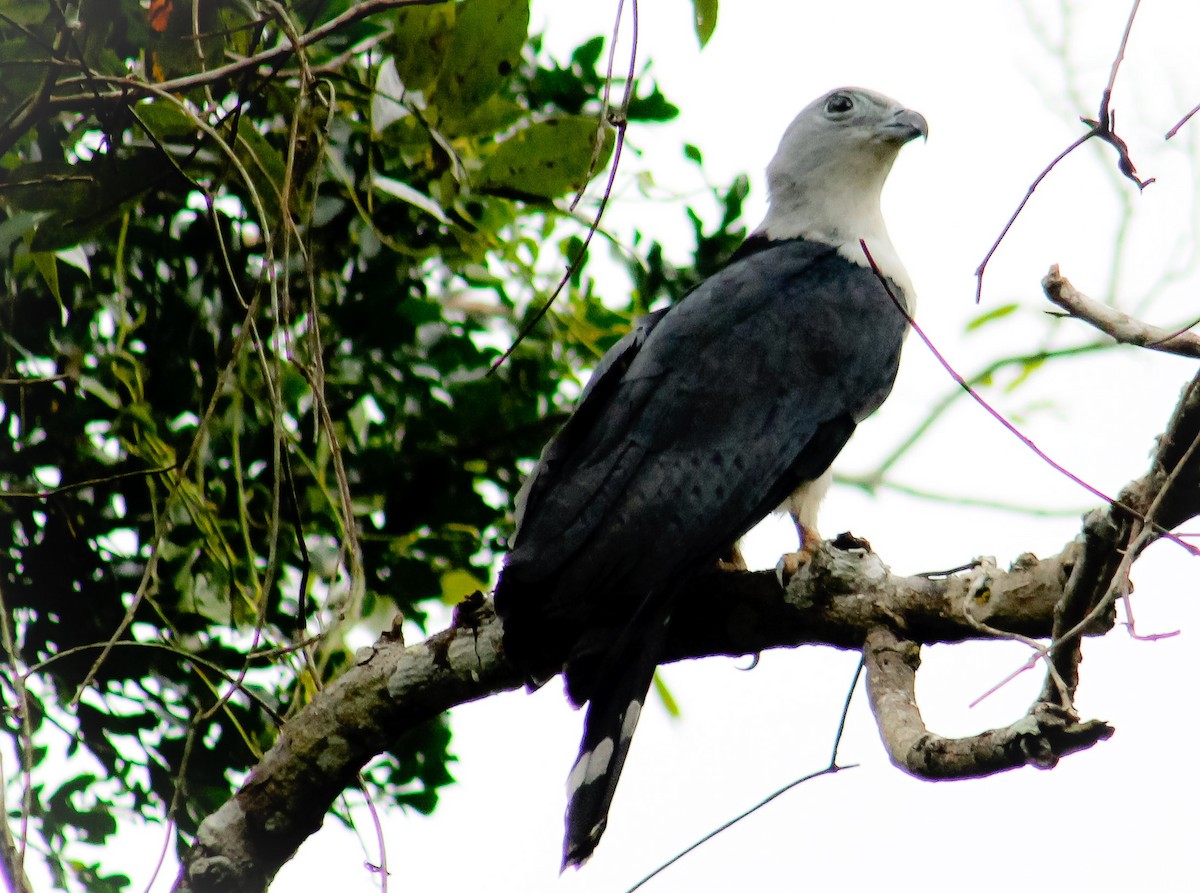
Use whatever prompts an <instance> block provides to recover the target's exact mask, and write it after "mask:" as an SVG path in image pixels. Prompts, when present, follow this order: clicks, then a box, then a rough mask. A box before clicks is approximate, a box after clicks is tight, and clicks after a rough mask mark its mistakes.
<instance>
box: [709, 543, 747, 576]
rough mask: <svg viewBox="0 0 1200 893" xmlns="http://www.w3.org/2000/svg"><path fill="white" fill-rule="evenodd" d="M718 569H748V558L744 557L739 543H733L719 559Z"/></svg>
mask: <svg viewBox="0 0 1200 893" xmlns="http://www.w3.org/2000/svg"><path fill="white" fill-rule="evenodd" d="M717 570H719V571H748V570H750V568H749V567H747V566H746V559H745V558H743V557H742V550H741V548H740V546H739V545H738V543H736V542H735V543H733V544H732V545H731V546H730V547H729V549H728V550H726V552H725V553H724V554H723V555H722V556H721V557H720V558H718V559H717Z"/></svg>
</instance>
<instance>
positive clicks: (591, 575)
mask: <svg viewBox="0 0 1200 893" xmlns="http://www.w3.org/2000/svg"><path fill="white" fill-rule="evenodd" d="M928 133H929V129H928V125H927V123H926V121H925V118H924V117H922V116H921V115H920V114H918V113H917V112H915V111H912V110H910V109H908V108H906V107H904V106H903V105H900V104H899V103H897V102H896V101H894V100H892V99H889V98H887V97H886V96H883V95H882V94H879V93H876V92H873V91H870V90H865V89H860V88H854V87H843V88H839V89H836V90H832V91H830V92H828V93H826V94H824V95H823V96H821V97H819V98H818V99H816V100H815V101H813V102H811V103H810V104H809V105H807V106H806V107H805V108H804V109H802V110H801V111H800V113H799V114H798V115H797V116H796V118H795V119H794V120H793V121H792V123H791V124H790V125H789V126H788V127H787V129H786V130H785V132H784V134H783V137H782V139H781V141H780V143H779V148H778V151H777V152H776V153H775V155H774V157H773V159H772V160H771V161H770V163H769V164H768V166H767V194H768V196H767V197H768V203H767V204H768V207H767V212H766V216H765V218H764V219H763V222H762V224H761V225H760V226H758V227H757V228H756V229H755V230H753V231H752V232H751V233H750V235H749V236H748V237H747V238H746V239H745V240H744V242H743V244H742V245H741V246H739V248H738V249H737V251H736V252H735V253H734V255H733V256H732V257H731V259H730V261H729V263H728V264H727V265H726V266H724V267H723V268H721V269H720V270H719V271H717V272H716V273H715V274H714V275H712V276H711V277H709V278H708V279H707V280H705V281H704V282H702V283H701V284H700V285H698V286H697V287H696V288H694V289H693V290H692V291H691V292H689V293H688V294H687V295H685V296H684V297H683V298H682V299H681V300H680V301H678V302H677V303H675V304H673V305H671V306H670V307H667V308H665V309H661V310H658V311H656V312H654V313H651V314H650V315H649V316H647V317H644V318H643V319H641V320H640V321H639V322H637V323H636V324H635V325H634V326H633V328H632V330H631V331H630V332H629V333H628V334H627V335H626V336H625V337H624V338H623V339H621V340H620V341H619V342H618V343H617V344H615V345H614V346H613V347H612V348H611V349H610V350H609V351H608V352H607V353H606V354H605V355H604V356H603V357H602V359H601V360H600V362H599V363H598V365H597V367H596V369H595V371H594V372H593V374H592V376H591V379H590V380H589V382H588V385H587V387H586V388H585V389H584V391H583V393H582V395H581V397H580V400H579V403H578V405H577V406H576V408H575V410H574V412H573V413H572V414H571V415H570V416H569V417H568V419H567V421H566V422H565V423H564V425H563V427H562V428H561V429H560V430H559V431H558V433H557V434H556V435H555V436H554V437H553V438H552V439H551V440H550V442H549V443H548V444H547V445H546V447H545V449H544V450H543V452H542V454H541V457H540V459H539V460H538V461H537V463H536V465H535V466H534V468H533V470H532V472H531V473H530V474H529V475H528V477H527V479H526V481H525V483H524V485H523V486H522V488H521V490H520V491H519V493H518V494H517V497H516V500H515V511H514V522H515V524H514V533H513V535H512V537H511V538H510V541H509V552H508V554H507V555H506V557H505V559H504V562H503V566H502V568H501V571H500V574H499V577H498V580H497V583H496V587H495V591H494V604H495V608H496V612H497V614H498V615H499V617H500V619H501V622H502V624H503V648H504V653H505V654H506V656H507V657H508V658H509V659H510V660H512V661H513V662H514V663H515V664H516V666H518V667H521V668H523V670H524V671H525V673H526V678H527V679H529V681H530V684H531V686H536V685H538V684H541V683H543V682H545V681H546V678H547V674H549V675H551V676H552V675H554V673H556V672H557V671H559V670H561V672H562V673H563V676H564V678H565V687H566V693H567V697H568V699H569V701H570V702H571V703H572V704H573V705H574V706H576V707H582V706H585V705H586V707H587V710H586V714H585V719H584V730H583V738H582V742H581V745H580V751H579V756H578V758H577V759H576V761H575V763H574V766H573V768H572V769H571V771H570V774H569V776H568V780H567V810H566V819H565V824H566V831H565V837H564V845H563V861H562V869H563V870H566V868H567V867H572V866H573V867H578V866H580V865H582V864H583V862H584V861H586V860H587V859H588V858H589V857H590V856H591V854H592V852H593V851H594V849H595V847H596V845H597V843H598V842H599V840H600V837H601V835H602V834H603V833H604V829H605V826H606V824H607V821H608V812H609V807H610V805H611V803H612V799H613V795H614V793H615V790H616V786H617V781H618V779H619V778H620V774H621V769H622V767H623V765H624V763H625V758H626V756H627V754H628V752H629V745H630V741H631V739H632V736H633V732H634V729H635V727H636V725H637V721H638V716H639V714H640V713H641V710H642V706H643V704H644V702H645V699H646V695H647V692H648V691H649V688H650V685H651V683H652V681H653V677H654V672H655V670H656V668H657V666H658V662H659V659H660V658H661V657H662V655H663V649H664V644H665V642H666V637H667V631H668V626H669V624H670V620H671V616H672V613H673V612H674V611H676V610H678V609H679V608H680V603H681V600H682V598H683V597H684V596H685V595H686V592H687V584H688V582H689V581H690V580H692V579H694V578H695V576H696V575H697V574H698V573H700V572H701V571H704V570H707V569H711V568H712V567H714V566H715V565H716V564H717V563H718V562H719V561H720V560H721V559H722V557H723V556H726V555H729V554H730V549H731V547H732V546H734V544H736V542H737V541H738V540H739V539H740V537H742V536H743V535H744V534H745V533H746V532H747V531H749V530H750V528H751V527H753V526H754V525H755V524H756V523H758V521H760V520H761V519H762V518H764V517H765V516H767V515H768V514H770V513H771V512H772V511H773V510H783V511H786V512H788V513H789V514H791V516H792V518H793V519H794V520H795V523H796V527H797V531H798V534H799V537H800V539H801V552H800V553H797V554H799V555H800V556H801V560H803V554H804V551H805V549H807V550H808V552H809V553H811V551H812V549H813V547H814V544H815V542H816V541H817V539H816V538H817V536H818V535H817V534H816V521H817V516H816V513H817V506H818V504H819V503H820V501H821V498H822V497H823V496H824V495H825V492H826V491H827V490H828V489H829V486H830V482H831V480H832V478H831V472H830V470H829V469H830V465H831V464H832V462H833V460H834V458H835V457H836V456H837V454H838V453H839V452H840V451H841V449H842V448H843V447H844V446H845V444H846V442H847V440H848V439H849V438H850V435H851V434H852V433H853V431H854V429H855V427H856V426H857V425H858V423H859V422H861V421H862V420H863V419H864V418H866V417H867V416H868V415H870V414H871V413H872V412H874V411H875V410H876V409H877V408H878V407H879V406H880V404H882V403H883V401H884V399H885V398H886V397H887V396H888V394H889V393H890V391H891V389H892V384H893V382H894V381H895V377H896V373H897V369H898V365H899V358H900V350H901V346H902V344H903V341H904V337H905V334H906V332H907V328H908V322H909V320H910V318H911V316H912V314H913V312H914V310H915V292H914V289H913V286H912V282H911V280H910V279H909V276H908V274H907V273H906V272H905V270H904V267H903V266H902V264H901V263H900V260H899V258H898V256H897V254H896V250H895V248H894V247H893V246H892V242H891V239H890V238H889V236H888V232H887V227H886V226H885V224H884V220H883V215H882V212H881V209H880V196H881V192H882V190H883V185H884V181H885V180H886V178H887V176H888V173H889V172H890V170H891V168H892V164H893V162H894V161H895V159H896V157H897V155H898V153H899V151H900V148H901V147H902V146H903V145H904V144H905V143H908V142H909V141H911V140H913V139H915V138H916V137H928ZM864 245H865V246H866V250H865V251H864V247H863V246H864ZM901 305H902V306H903V309H901ZM548 668H549V669H548Z"/></svg>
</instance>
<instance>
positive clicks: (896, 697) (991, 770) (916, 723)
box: [863, 627, 1113, 779]
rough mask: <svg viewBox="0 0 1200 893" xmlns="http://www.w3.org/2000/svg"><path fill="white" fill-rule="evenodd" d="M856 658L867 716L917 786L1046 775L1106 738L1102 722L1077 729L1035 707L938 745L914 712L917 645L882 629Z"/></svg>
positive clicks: (1067, 716)
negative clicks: (1006, 722)
mask: <svg viewBox="0 0 1200 893" xmlns="http://www.w3.org/2000/svg"><path fill="white" fill-rule="evenodd" d="M863 658H864V660H865V663H866V668H867V693H868V695H869V697H870V699H871V712H872V713H873V714H874V715H875V721H876V723H877V724H878V726H879V734H880V736H881V737H882V738H883V743H884V746H885V747H886V748H887V751H888V756H889V757H890V758H891V761H892V763H893V764H895V766H896V767H897V768H899V769H903V770H904V771H905V772H907V773H909V774H910V775H914V776H916V777H917V778H927V779H951V778H978V777H980V776H984V775H993V774H995V773H997V772H1004V771H1006V770H1009V769H1016V768H1019V767H1021V766H1036V767H1037V768H1039V769H1050V768H1052V767H1054V766H1055V765H1056V764H1057V763H1058V761H1059V759H1060V758H1061V757H1063V756H1065V755H1066V754H1069V753H1074V752H1075V751H1078V750H1084V749H1086V748H1088V747H1091V746H1092V745H1093V744H1095V743H1097V742H1098V741H1103V740H1105V739H1107V738H1109V737H1110V736H1111V735H1112V733H1113V729H1112V727H1111V726H1109V725H1107V724H1105V723H1103V722H1099V721H1097V720H1091V721H1088V722H1079V721H1078V720H1077V719H1076V718H1075V717H1074V715H1072V714H1071V713H1070V712H1069V711H1066V710H1061V709H1055V708H1054V707H1053V706H1052V705H1050V704H1046V703H1042V702H1039V703H1036V704H1034V706H1033V707H1032V708H1031V709H1030V710H1029V712H1028V713H1026V714H1025V716H1023V717H1021V719H1019V720H1017V721H1016V722H1015V723H1013V724H1012V725H1010V726H1007V727H1005V728H1001V729H991V730H989V731H986V732H982V733H980V734H978V735H971V736H969V737H966V738H943V737H942V736H940V735H936V734H933V733H932V732H930V731H929V729H928V728H926V726H925V721H924V720H923V719H922V718H921V711H920V708H918V706H917V696H916V678H917V667H918V666H920V663H921V660H920V649H919V648H918V647H917V645H916V644H915V643H913V642H910V641H908V640H906V639H904V638H903V637H901V636H899V635H897V634H896V633H895V632H893V631H892V630H890V629H887V628H882V627H881V628H879V629H875V630H872V631H871V632H870V634H869V635H868V636H867V640H866V643H865V644H864V646H863Z"/></svg>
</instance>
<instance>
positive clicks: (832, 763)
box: [625, 657, 863, 893]
mask: <svg viewBox="0 0 1200 893" xmlns="http://www.w3.org/2000/svg"><path fill="white" fill-rule="evenodd" d="M862 671H863V658H862V657H859V659H858V667H857V668H855V670H854V679H853V680H851V682H850V689H849V690H848V691H847V692H846V700H845V703H843V704H842V715H841V719H839V720H838V727H837V734H836V735H834V739H833V753H832V754H831V756H830V758H829V765H828V766H826V767H825V768H824V769H821V770H820V771H818V772H810V773H809V774H808V775H805V776H803V777H802V778H797V779H795V780H794V781H791V782H788V783H787V784H786V785H784V786H783V787H781V788H780V789H779V790H777V791H775V792H774V793H772V794H770V795H769V796H767V797H765V798H763V799H762V800H760V801H759V802H758V803H755V804H754V805H753V806H751V807H750V808H749V809H747V810H745V811H744V812H742V813H740V814H739V815H736V816H734V817H733V818H732V819H730V820H729V821H727V822H725V823H724V824H722V825H720V826H719V827H717V828H714V829H713V830H712V831H710V832H708V833H707V834H705V835H704V836H703V837H701V838H700V839H699V840H697V841H696V842H695V843H693V844H692V845H691V846H689V847H687V848H686V849H684V850H682V851H680V852H679V853H677V854H675V855H674V856H672V857H671V858H670V859H668V860H667V861H666V862H664V863H663V864H662V865H660V866H658V868H656V869H654V870H653V871H652V872H650V873H649V874H648V875H646V876H645V877H644V878H642V879H641V880H640V881H638V882H637V883H636V884H634V885H633V886H632V887H630V888H629V889H628V890H626V891H625V893H634V891H635V890H638V889H640V888H641V887H643V886H645V885H646V884H647V883H648V882H649V881H651V880H652V879H653V878H655V877H657V876H658V875H660V874H662V872H664V871H666V870H667V869H668V868H670V867H671V866H672V865H674V864H675V863H676V862H678V861H679V860H680V859H682V858H683V857H684V856H686V855H687V854H688V853H691V852H693V851H694V850H696V849H699V848H700V847H701V846H703V845H704V844H706V843H708V842H709V841H710V840H712V839H713V838H714V837H716V836H717V835H718V834H720V833H721V832H722V831H725V830H727V829H729V828H732V827H733V826H734V825H736V824H737V823H738V822H740V821H741V820H742V819H744V818H747V817H748V816H750V815H753V814H754V813H756V812H758V810H760V809H762V808H763V807H764V806H766V805H767V804H768V803H770V802H771V801H772V800H775V799H777V798H779V797H781V796H783V795H784V794H786V793H787V792H788V791H790V790H791V789H792V788H795V787H798V786H800V785H802V784H804V783H805V782H806V781H812V780H813V779H814V778H820V777H821V776H822V775H834V774H836V773H838V772H841V771H842V770H844V769H854V768H855V767H856V766H857V764H856V763H851V764H850V765H847V766H839V765H838V761H837V757H838V748H839V747H841V744H842V736H843V734H845V731H846V717H847V716H849V714H850V702H851V700H853V698H854V691H855V689H857V688H858V680H859V677H861V676H862Z"/></svg>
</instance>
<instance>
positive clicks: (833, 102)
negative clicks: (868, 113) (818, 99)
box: [825, 93, 854, 115]
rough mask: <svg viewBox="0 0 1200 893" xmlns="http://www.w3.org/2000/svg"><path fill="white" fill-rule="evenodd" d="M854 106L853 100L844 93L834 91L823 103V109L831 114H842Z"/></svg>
mask: <svg viewBox="0 0 1200 893" xmlns="http://www.w3.org/2000/svg"><path fill="white" fill-rule="evenodd" d="M852 108H854V100H853V99H851V98H850V97H849V96H847V95H846V94H845V93H834V94H833V95H832V96H830V97H829V101H828V102H826V103H825V111H827V112H828V113H829V114H831V115H844V114H846V112H848V111H850V110H851V109H852Z"/></svg>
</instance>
